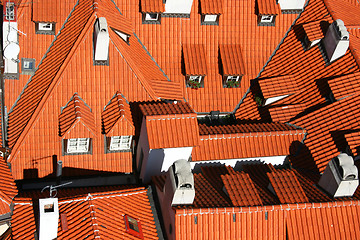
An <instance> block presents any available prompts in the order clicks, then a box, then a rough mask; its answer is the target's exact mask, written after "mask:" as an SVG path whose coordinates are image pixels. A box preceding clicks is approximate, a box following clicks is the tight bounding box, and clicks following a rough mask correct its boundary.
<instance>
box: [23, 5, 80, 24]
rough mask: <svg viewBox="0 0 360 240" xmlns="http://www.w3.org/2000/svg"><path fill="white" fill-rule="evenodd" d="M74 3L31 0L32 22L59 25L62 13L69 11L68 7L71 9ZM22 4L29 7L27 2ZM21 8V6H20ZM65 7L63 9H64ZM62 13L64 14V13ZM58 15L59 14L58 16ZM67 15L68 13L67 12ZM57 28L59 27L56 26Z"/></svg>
mask: <svg viewBox="0 0 360 240" xmlns="http://www.w3.org/2000/svg"><path fill="white" fill-rule="evenodd" d="M75 3H76V0H65V1H64V0H63V1H61V0H53V1H46V0H33V1H32V20H33V21H34V22H54V23H57V24H61V21H60V17H61V15H62V11H64V10H65V11H66V10H67V11H69V10H70V9H69V8H68V7H65V6H66V5H67V6H69V7H73V6H74V5H75ZM22 4H24V5H25V4H27V5H29V4H30V3H29V2H26V1H22ZM20 6H21V5H20ZM64 7H65V8H64ZM65 11H64V12H65ZM59 13H60V14H59ZM67 13H68V12H67ZM58 27H61V25H60V26H58Z"/></svg>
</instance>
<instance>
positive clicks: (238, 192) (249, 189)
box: [221, 173, 263, 207]
mask: <svg viewBox="0 0 360 240" xmlns="http://www.w3.org/2000/svg"><path fill="white" fill-rule="evenodd" d="M221 178H222V180H223V182H224V185H225V188H226V191H227V193H228V194H229V197H230V199H231V201H232V204H233V206H235V207H242V206H259V205H262V204H263V203H262V201H261V198H260V196H259V194H258V192H257V189H256V188H255V185H254V183H253V182H252V180H251V178H250V177H249V175H248V174H247V173H239V174H231V175H230V174H228V175H223V176H221Z"/></svg>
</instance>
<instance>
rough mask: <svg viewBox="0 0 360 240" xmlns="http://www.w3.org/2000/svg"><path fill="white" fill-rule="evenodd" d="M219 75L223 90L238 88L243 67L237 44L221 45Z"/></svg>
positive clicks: (243, 72)
mask: <svg viewBox="0 0 360 240" xmlns="http://www.w3.org/2000/svg"><path fill="white" fill-rule="evenodd" d="M219 49H220V58H221V65H222V69H221V73H222V76H223V87H224V88H236V87H240V84H241V78H242V77H243V76H244V74H245V65H244V60H243V56H242V52H241V47H240V45H239V44H221V45H220V46H219Z"/></svg>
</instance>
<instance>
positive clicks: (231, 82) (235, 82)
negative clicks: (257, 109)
mask: <svg viewBox="0 0 360 240" xmlns="http://www.w3.org/2000/svg"><path fill="white" fill-rule="evenodd" d="M241 77H242V76H238V75H234V76H225V77H224V78H225V79H224V87H225V88H237V87H240V80H241Z"/></svg>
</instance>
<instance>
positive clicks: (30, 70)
mask: <svg viewBox="0 0 360 240" xmlns="http://www.w3.org/2000/svg"><path fill="white" fill-rule="evenodd" d="M26 63H29V64H32V65H33V66H32V68H25V64H26ZM35 70H36V66H35V59H34V58H21V74H25V75H32V74H33V73H34V72H35Z"/></svg>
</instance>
